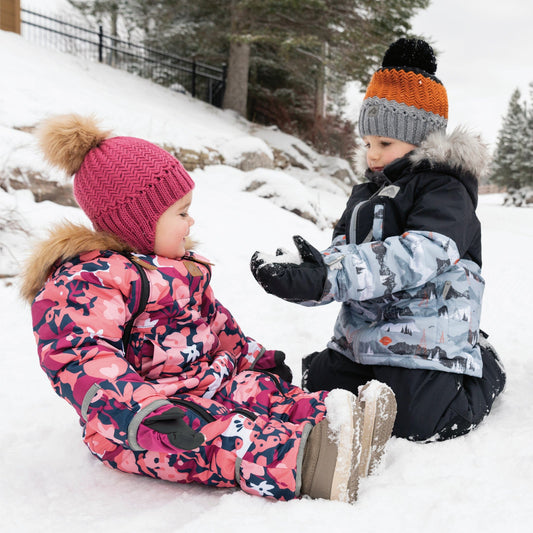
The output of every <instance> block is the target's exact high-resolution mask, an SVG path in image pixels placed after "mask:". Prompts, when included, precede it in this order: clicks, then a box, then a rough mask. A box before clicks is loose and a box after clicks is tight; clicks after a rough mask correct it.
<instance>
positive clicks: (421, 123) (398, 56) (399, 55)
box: [359, 39, 448, 145]
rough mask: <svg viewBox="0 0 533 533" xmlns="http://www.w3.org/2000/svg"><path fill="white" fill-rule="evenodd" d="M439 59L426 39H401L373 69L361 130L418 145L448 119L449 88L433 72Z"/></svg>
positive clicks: (364, 134) (364, 133)
mask: <svg viewBox="0 0 533 533" xmlns="http://www.w3.org/2000/svg"><path fill="white" fill-rule="evenodd" d="M436 70H437V62H436V59H435V55H434V53H433V50H432V48H431V46H429V44H427V43H426V42H425V41H421V40H417V39H399V40H398V41H396V42H395V43H393V44H391V46H390V47H389V49H388V50H387V52H386V53H385V56H384V57H383V63H382V67H381V68H380V69H379V70H378V71H377V72H375V73H374V75H373V76H372V80H371V81H370V84H369V86H368V88H367V91H366V95H365V99H364V101H363V105H362V107H361V112H360V115H359V133H360V134H361V137H364V136H366V135H378V136H381V137H390V138H391V139H398V140H400V141H404V142H407V143H410V144H414V145H419V144H420V143H421V142H422V141H423V140H424V139H425V138H426V137H427V136H428V135H429V134H430V133H431V132H433V131H437V130H445V129H446V124H447V122H448V97H447V95H446V89H445V88H444V85H442V83H441V82H440V80H439V79H438V78H436V77H435V76H434V74H435V72H436Z"/></svg>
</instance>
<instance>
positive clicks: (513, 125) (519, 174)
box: [490, 89, 528, 189]
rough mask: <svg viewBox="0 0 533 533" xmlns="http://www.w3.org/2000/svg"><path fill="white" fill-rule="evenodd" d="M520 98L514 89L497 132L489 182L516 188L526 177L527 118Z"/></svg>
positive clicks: (521, 184)
mask: <svg viewBox="0 0 533 533" xmlns="http://www.w3.org/2000/svg"><path fill="white" fill-rule="evenodd" d="M520 99H521V94H520V90H519V89H515V91H514V92H513V94H512V96H511V100H510V101H509V106H508V109H507V114H506V115H505V117H504V119H503V124H502V127H501V129H500V132H499V134H498V141H497V145H496V151H495V153H494V157H493V160H492V168H491V175H490V181H491V182H493V183H496V184H498V185H501V186H506V187H512V188H516V189H518V188H520V187H521V186H523V185H525V182H527V179H528V178H527V172H526V171H525V168H524V167H525V164H524V161H525V160H524V157H525V152H526V149H527V145H528V142H527V131H526V130H527V124H528V120H527V115H526V109H525V106H524V105H523V104H522V103H521V101H520Z"/></svg>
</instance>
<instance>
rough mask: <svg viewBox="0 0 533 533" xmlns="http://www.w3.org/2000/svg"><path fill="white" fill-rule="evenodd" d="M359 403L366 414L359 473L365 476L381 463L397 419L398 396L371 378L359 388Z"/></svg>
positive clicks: (362, 433) (386, 386)
mask: <svg viewBox="0 0 533 533" xmlns="http://www.w3.org/2000/svg"><path fill="white" fill-rule="evenodd" d="M357 404H358V406H359V407H360V409H361V410H362V411H363V413H364V417H363V420H364V422H363V428H362V432H361V450H362V451H361V460H360V464H359V476H360V477H365V476H367V475H368V474H372V473H373V472H374V471H375V469H376V467H377V466H378V465H379V463H380V461H381V457H382V455H383V452H384V451H385V444H386V443H387V441H388V440H389V438H390V436H391V433H392V427H393V426H394V421H395V419H396V398H395V396H394V392H393V391H392V389H391V388H390V387H389V386H388V385H385V383H381V382H380V381H376V380H372V381H369V382H368V383H366V384H365V385H363V386H361V387H359V396H358V398H357Z"/></svg>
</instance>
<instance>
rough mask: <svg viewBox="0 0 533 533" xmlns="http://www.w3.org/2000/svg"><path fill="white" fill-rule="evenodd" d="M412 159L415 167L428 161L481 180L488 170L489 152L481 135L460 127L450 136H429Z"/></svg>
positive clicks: (442, 134) (436, 134)
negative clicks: (445, 165) (444, 165)
mask: <svg viewBox="0 0 533 533" xmlns="http://www.w3.org/2000/svg"><path fill="white" fill-rule="evenodd" d="M410 159H411V161H412V162H413V164H415V165H417V164H418V163H421V162H422V161H426V160H427V161H429V162H430V163H432V164H448V165H450V166H451V167H453V168H457V169H463V170H466V171H467V172H469V173H470V174H472V175H473V176H474V177H476V178H477V179H478V180H479V179H480V178H481V177H482V176H484V175H485V174H486V172H487V170H488V165H489V150H488V146H487V145H486V144H485V143H484V142H483V141H482V139H481V136H480V135H479V134H474V133H471V132H470V131H469V130H468V129H467V128H465V127H464V126H458V127H457V128H455V130H453V132H452V133H451V134H450V135H446V134H445V133H441V132H435V133H433V134H431V135H429V136H428V137H427V139H426V140H424V142H423V143H422V144H421V145H420V146H419V147H418V148H416V149H415V150H414V151H413V153H412V154H411V156H410Z"/></svg>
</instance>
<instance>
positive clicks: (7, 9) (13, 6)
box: [0, 0, 20, 34]
mask: <svg viewBox="0 0 533 533" xmlns="http://www.w3.org/2000/svg"><path fill="white" fill-rule="evenodd" d="M0 30H4V31H13V32H15V33H18V34H20V0H0Z"/></svg>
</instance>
